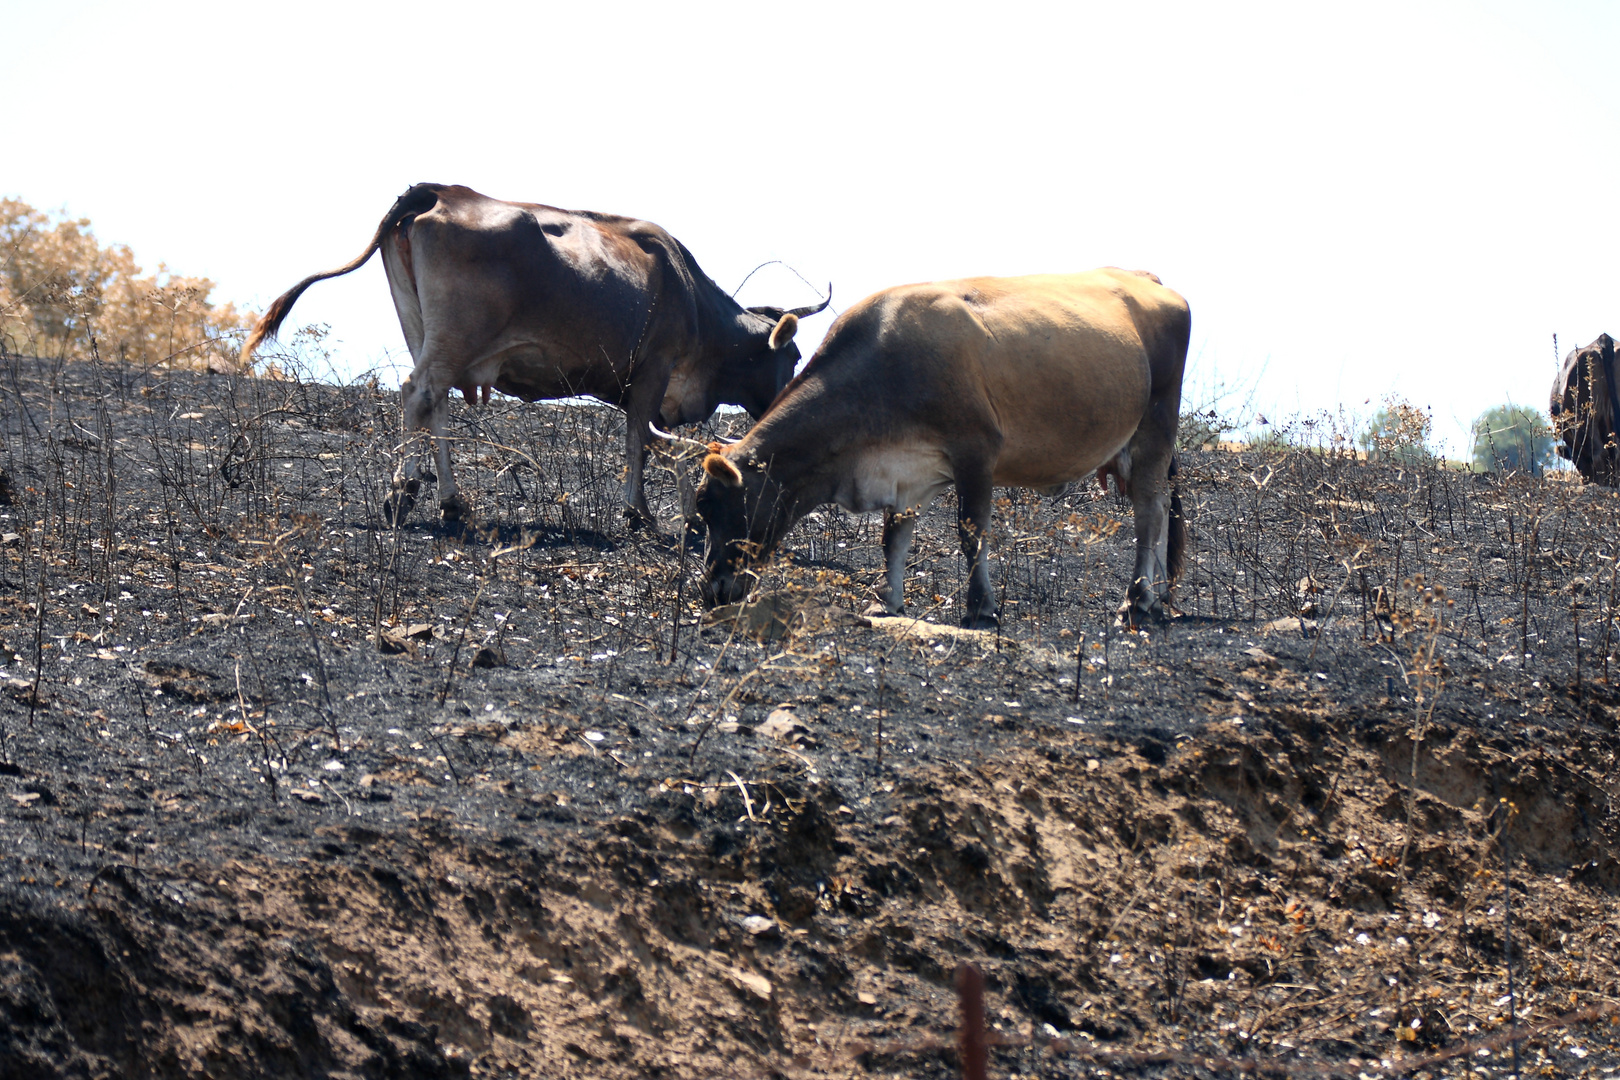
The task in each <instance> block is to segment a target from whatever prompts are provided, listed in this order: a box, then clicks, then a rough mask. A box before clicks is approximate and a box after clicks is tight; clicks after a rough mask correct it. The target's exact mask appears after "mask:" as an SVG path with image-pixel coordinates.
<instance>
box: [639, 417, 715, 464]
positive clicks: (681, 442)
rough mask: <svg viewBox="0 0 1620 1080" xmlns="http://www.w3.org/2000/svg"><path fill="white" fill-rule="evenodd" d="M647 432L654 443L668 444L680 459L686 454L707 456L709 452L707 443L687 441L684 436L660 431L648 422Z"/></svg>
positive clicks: (693, 440)
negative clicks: (650, 434) (650, 433)
mask: <svg viewBox="0 0 1620 1080" xmlns="http://www.w3.org/2000/svg"><path fill="white" fill-rule="evenodd" d="M647 430H648V431H650V432H652V437H653V441H654V442H660V443H667V444H669V447H670V448H671V449H673V450H674V451H675V452H676V453H678V454H680V455H681V456H682V457H685V456H687V455H688V454H707V453H708V452H709V444H708V443H702V442H698V441H697V440H696V439H688V438H686V437H685V436H684V435H675V434H672V433H670V432H668V431H661V430H659V428H658V425H656V424H654V423H652V422H650V421H649V422H648V424H647Z"/></svg>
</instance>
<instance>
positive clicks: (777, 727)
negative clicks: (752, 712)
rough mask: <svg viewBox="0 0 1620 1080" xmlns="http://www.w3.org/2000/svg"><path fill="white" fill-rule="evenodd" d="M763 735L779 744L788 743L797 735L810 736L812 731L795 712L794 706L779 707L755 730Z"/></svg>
mask: <svg viewBox="0 0 1620 1080" xmlns="http://www.w3.org/2000/svg"><path fill="white" fill-rule="evenodd" d="M755 730H756V731H757V732H759V734H761V735H768V736H770V737H771V738H773V739H775V740H776V741H777V742H788V741H791V740H792V739H793V737H794V736H795V735H805V734H809V732H810V729H809V728H807V727H805V726H804V723H803V721H801V720H800V719H799V717H798V714H797V713H796V712H794V710H793V706H792V705H778V706H777V707H776V708H774V709H772V710H771V714H770V715H769V716H767V717H766V718H765V722H764V723H763V724H761V725H759V727H757V728H755Z"/></svg>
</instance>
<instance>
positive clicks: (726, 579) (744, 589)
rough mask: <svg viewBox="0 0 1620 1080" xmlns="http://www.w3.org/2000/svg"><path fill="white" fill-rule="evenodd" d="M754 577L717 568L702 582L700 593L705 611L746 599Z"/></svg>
mask: <svg viewBox="0 0 1620 1080" xmlns="http://www.w3.org/2000/svg"><path fill="white" fill-rule="evenodd" d="M753 584H754V575H752V574H749V573H746V572H739V571H736V570H732V569H729V568H717V569H716V570H715V571H714V572H712V573H710V574H709V576H708V577H706V578H705V579H704V581H703V585H702V588H701V590H700V591H701V593H702V596H703V608H704V610H705V611H707V610H710V609H713V608H717V607H720V606H722V605H724V604H736V603H740V602H741V601H743V600H746V599H748V594H749V592H750V591H751V590H752V587H753Z"/></svg>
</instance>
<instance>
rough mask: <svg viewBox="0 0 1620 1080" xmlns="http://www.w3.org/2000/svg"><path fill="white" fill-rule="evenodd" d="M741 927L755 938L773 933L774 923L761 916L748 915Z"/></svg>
mask: <svg viewBox="0 0 1620 1080" xmlns="http://www.w3.org/2000/svg"><path fill="white" fill-rule="evenodd" d="M742 927H743V930H744V931H745V932H747V933H749V934H752V935H754V936H756V937H757V936H759V935H760V934H769V933H774V932H775V930H776V922H775V920H773V919H767V918H766V917H765V916H763V915H750V916H748V917H747V918H746V919H744V920H743V921H742Z"/></svg>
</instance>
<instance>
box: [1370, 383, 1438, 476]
mask: <svg viewBox="0 0 1620 1080" xmlns="http://www.w3.org/2000/svg"><path fill="white" fill-rule="evenodd" d="M1433 430H1434V421H1433V420H1432V419H1431V418H1430V417H1429V414H1428V413H1426V412H1424V411H1423V410H1422V409H1420V408H1418V407H1417V406H1416V405H1413V404H1412V403H1411V402H1409V401H1406V400H1405V399H1404V398H1398V397H1388V398H1385V399H1384V404H1383V406H1382V407H1381V408H1379V410H1378V411H1377V412H1376V413H1374V414H1373V418H1372V422H1371V423H1370V424H1368V426H1367V428H1366V430H1365V431H1363V432H1362V433H1361V435H1360V437H1359V438H1357V439H1356V441H1357V442H1358V443H1360V444H1361V448H1362V449H1363V450H1365V451H1366V452H1367V457H1368V458H1370V459H1372V460H1373V461H1388V462H1394V463H1396V464H1399V465H1427V464H1429V463H1430V462H1432V461H1434V452H1433V451H1432V450H1430V449H1429V435H1430V434H1431V433H1432V432H1433Z"/></svg>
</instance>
